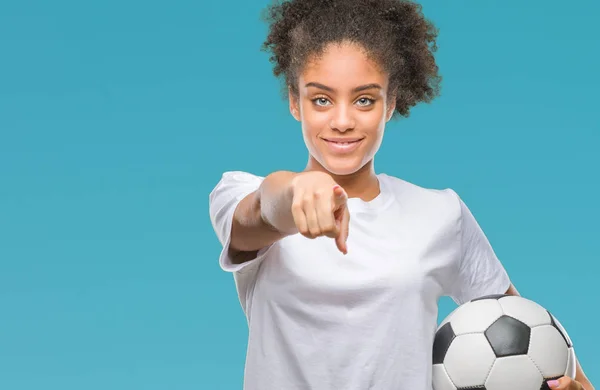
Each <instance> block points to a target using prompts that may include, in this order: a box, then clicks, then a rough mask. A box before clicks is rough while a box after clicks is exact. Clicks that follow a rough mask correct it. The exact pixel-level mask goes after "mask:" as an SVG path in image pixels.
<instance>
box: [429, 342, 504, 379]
mask: <svg viewBox="0 0 600 390" xmlns="http://www.w3.org/2000/svg"><path fill="white" fill-rule="evenodd" d="M494 360H496V355H494V351H493V350H492V347H491V346H490V344H489V343H488V341H487V339H486V338H485V335H483V334H482V333H471V334H463V335H460V336H457V337H456V338H455V339H454V340H452V343H451V344H450V347H449V348H448V351H447V352H446V356H445V357H444V366H445V368H446V372H447V373H448V376H449V377H450V379H451V380H452V382H453V383H454V385H455V386H456V387H458V388H460V387H473V386H481V385H483V384H484V383H485V380H486V378H487V375H488V373H489V372H490V369H491V368H492V365H493V364H494ZM436 390H437V388H436Z"/></svg>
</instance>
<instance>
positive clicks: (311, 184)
mask: <svg viewBox="0 0 600 390" xmlns="http://www.w3.org/2000/svg"><path fill="white" fill-rule="evenodd" d="M336 187H337V188H338V189H336ZM346 201H347V196H346V194H345V192H344V191H343V189H341V187H339V186H336V183H335V181H334V180H333V178H331V176H329V175H328V174H326V173H322V172H302V173H295V172H288V171H278V172H274V173H272V174H270V175H268V176H266V177H265V179H264V180H263V181H262V183H261V185H260V186H259V188H258V189H257V190H256V191H254V192H252V193H250V194H249V195H247V196H246V197H244V198H243V199H242V200H241V201H240V202H239V204H238V206H237V207H236V209H235V211H234V215H233V221H232V226H231V241H230V251H231V252H232V253H231V255H232V258H233V259H235V262H236V263H242V262H245V261H249V260H251V259H253V258H254V257H255V256H256V252H257V251H258V250H260V249H261V248H264V247H266V246H268V245H271V244H273V243H274V242H276V241H278V240H280V239H282V238H284V237H286V236H288V235H291V234H295V233H300V234H302V235H304V236H306V237H310V238H314V237H318V236H323V235H325V236H328V237H332V238H336V243H337V245H338V248H339V249H340V251H342V252H344V253H345V252H346V247H345V245H346V244H345V243H346V238H347V235H348V222H349V215H348V210H347V207H346Z"/></svg>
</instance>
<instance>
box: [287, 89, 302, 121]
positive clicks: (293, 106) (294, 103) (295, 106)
mask: <svg viewBox="0 0 600 390" xmlns="http://www.w3.org/2000/svg"><path fill="white" fill-rule="evenodd" d="M288 100H289V101H290V113H291V114H292V116H293V117H294V119H296V120H297V121H298V122H300V104H299V103H298V98H297V97H296V95H295V94H294V92H292V89H291V88H289V87H288Z"/></svg>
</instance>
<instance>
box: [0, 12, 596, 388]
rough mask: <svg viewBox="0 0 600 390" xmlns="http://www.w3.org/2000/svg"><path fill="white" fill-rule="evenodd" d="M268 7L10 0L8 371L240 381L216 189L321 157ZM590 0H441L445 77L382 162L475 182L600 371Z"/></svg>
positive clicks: (41, 379)
mask: <svg viewBox="0 0 600 390" xmlns="http://www.w3.org/2000/svg"><path fill="white" fill-rule="evenodd" d="M266 4H267V2H266V1H263V0H261V1H245V0H236V1H233V0H230V1H223V2H209V3H204V2H197V1H174V2H166V1H164V2H156V1H134V0H120V1H115V0H109V1H101V2H100V1H97V2H80V1H73V0H71V1H68V0H57V1H52V2H49V1H46V2H42V1H35V0H26V1H14V2H9V1H4V2H2V3H0V53H1V54H0V388H3V389H11V390H20V389H48V390H50V389H61V390H68V389H77V390H79V389H86V390H95V389H103V390H104V389H113V390H119V389H124V390H125V389H126V390H133V389H144V390H152V389H170V390H176V389H239V388H241V383H242V373H243V364H244V354H245V348H246V335H247V333H246V332H247V328H246V322H245V318H244V317H243V314H242V311H241V308H240V306H239V303H238V301H237V297H236V293H235V288H234V284H233V280H232V277H231V275H229V274H226V273H224V272H222V271H221V270H220V269H219V267H218V263H217V258H218V254H219V251H220V245H219V243H218V241H217V239H216V236H215V234H214V233H213V231H212V228H211V225H210V220H209V216H208V194H209V192H210V190H211V189H212V187H213V186H214V185H215V184H216V182H217V181H218V180H219V178H220V176H221V174H222V172H223V171H227V170H234V169H240V170H246V171H251V172H253V173H256V174H262V175H264V174H268V173H269V172H271V171H273V170H279V169H292V170H294V169H296V170H299V169H302V168H303V167H304V164H305V161H306V150H305V147H304V144H303V142H302V137H301V134H300V130H299V125H298V123H297V122H295V121H294V120H293V119H292V118H291V116H290V115H289V113H288V111H287V103H286V102H285V101H284V100H282V99H281V92H280V85H279V82H278V80H276V79H275V78H274V77H273V76H272V73H271V71H272V68H271V65H270V64H269V62H268V55H267V54H266V53H263V52H260V51H259V47H260V44H261V43H262V41H263V39H264V37H265V33H266V26H265V25H264V24H262V22H261V21H260V20H259V16H260V11H261V9H262V8H263V7H264V6H265V5H266ZM576 4H577V6H575V3H573V5H567V4H566V3H565V2H564V1H555V0H543V1H542V0H535V1H533V0H530V1H527V2H523V1H516V0H510V1H502V2H501V1H475V0H471V1H459V2H456V1H455V2H442V1H433V0H428V1H424V2H423V5H424V11H425V13H426V14H427V16H428V17H430V18H431V19H432V20H433V21H434V22H435V23H436V24H437V25H438V27H439V28H440V38H439V40H438V43H439V46H440V50H439V52H438V61H439V65H440V67H441V73H442V74H443V76H444V82H443V90H442V93H443V95H442V96H441V97H440V98H438V99H437V100H436V101H435V102H434V103H432V104H430V105H426V106H420V107H418V108H416V109H415V110H413V113H412V115H411V117H410V118H409V119H407V120H400V121H397V122H393V123H392V122H390V124H389V126H388V132H387V133H386V138H385V140H384V145H383V147H382V149H381V151H380V153H379V154H378V156H377V159H376V168H377V170H378V171H379V172H386V173H388V174H392V175H396V176H399V177H402V178H404V179H406V180H409V181H412V182H414V183H417V184H420V185H423V186H429V187H434V188H445V187H452V188H454V189H455V190H456V191H457V192H458V193H459V194H460V195H461V196H462V197H463V199H464V200H465V201H466V202H467V204H468V205H469V207H470V208H471V210H472V211H473V213H474V214H475V216H476V217H477V219H478V221H479V222H480V224H481V226H482V227H483V229H484V231H485V232H486V234H487V235H488V237H489V239H490V241H491V242H492V244H493V246H494V248H495V249H496V252H497V253H498V255H499V257H501V259H502V260H503V262H504V264H505V266H506V268H507V269H508V271H509V273H510V275H511V277H512V279H513V281H514V283H515V284H516V286H517V288H518V289H519V290H520V292H521V293H522V294H523V295H525V296H527V297H529V298H531V299H534V300H536V301H537V302H539V303H541V304H542V305H544V306H546V307H547V308H548V309H550V310H551V311H553V312H554V314H556V315H557V316H558V318H560V320H561V321H562V323H563V325H564V326H565V327H566V328H567V330H568V331H569V332H570V335H571V337H572V339H573V341H574V343H575V345H576V350H577V352H578V355H579V358H580V360H581V362H582V365H583V367H584V369H585V370H586V371H587V373H588V375H589V376H590V378H591V379H592V381H595V382H596V386H599V385H600V359H599V358H598V356H597V355H595V352H596V351H597V348H598V338H597V333H596V332H595V331H594V329H596V328H597V321H598V319H599V317H598V310H597V309H598V298H600V294H599V293H598V290H597V285H596V282H597V281H596V279H595V278H596V277H597V275H598V274H599V273H598V270H599V266H598V259H599V256H598V255H599V253H600V252H599V251H598V234H599V231H600V230H599V229H600V228H599V227H598V224H597V221H598V220H599V219H600V207H599V206H598V200H597V199H598V190H599V189H600V187H599V185H598V178H599V175H598V167H599V166H600V153H598V150H599V147H600V132H599V130H600V129H599V121H598V116H597V112H598V111H597V110H598V108H597V103H598V98H597V93H598V90H599V88H600V83H599V81H598V80H599V79H598V77H596V73H597V70H598V69H599V68H600V61H599V56H598V50H597V49H595V48H596V47H597V46H596V44H597V40H598V38H600V37H599V36H598V30H597V29H596V28H595V27H594V25H595V24H596V22H597V20H596V19H597V18H596V15H598V12H599V11H600V6H599V3H598V2H596V1H592V0H588V1H579V2H577V3H576ZM275 142H277V143H279V144H280V145H281V146H277V147H274V143H275ZM453 308H454V305H453V303H452V302H451V301H449V300H447V299H445V300H443V301H442V303H441V312H440V317H443V316H445V315H446V314H447V313H449V311H450V310H451V309H453Z"/></svg>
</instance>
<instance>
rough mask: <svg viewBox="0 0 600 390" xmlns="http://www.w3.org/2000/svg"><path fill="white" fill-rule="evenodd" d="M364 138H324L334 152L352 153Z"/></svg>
mask: <svg viewBox="0 0 600 390" xmlns="http://www.w3.org/2000/svg"><path fill="white" fill-rule="evenodd" d="M363 139H364V138H350V137H336V138H322V140H323V141H325V143H326V144H327V146H328V148H329V150H330V151H331V152H333V153H341V154H343V153H350V152H353V151H355V150H356V149H357V148H358V146H359V145H360V144H361V142H362V140H363Z"/></svg>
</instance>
